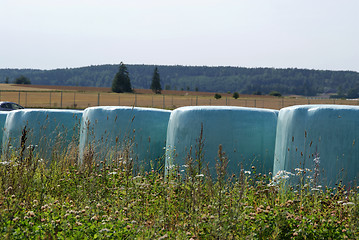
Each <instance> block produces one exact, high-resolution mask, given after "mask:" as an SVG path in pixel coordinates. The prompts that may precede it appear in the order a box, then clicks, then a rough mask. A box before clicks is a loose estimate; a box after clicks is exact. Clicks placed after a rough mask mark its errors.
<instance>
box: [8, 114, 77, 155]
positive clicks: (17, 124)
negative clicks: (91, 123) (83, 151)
mask: <svg viewBox="0 0 359 240" xmlns="http://www.w3.org/2000/svg"><path fill="white" fill-rule="evenodd" d="M81 116H82V111H77V110H55V109H51V110H50V109H22V110H16V111H11V112H9V113H8V116H7V118H6V122H5V125H4V133H3V155H4V156H5V157H6V158H8V157H10V155H11V154H12V153H14V152H18V151H20V148H21V139H23V142H24V144H25V146H27V147H29V146H32V147H34V153H35V154H36V156H37V157H39V158H43V159H45V160H46V161H50V160H51V159H52V157H53V156H54V154H57V155H62V154H66V153H68V151H70V150H71V151H76V152H77V146H78V138H79V125H80V120H81ZM24 134H26V136H24ZM25 137H26V138H25ZM25 139H26V141H25Z"/></svg>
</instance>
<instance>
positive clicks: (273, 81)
mask: <svg viewBox="0 0 359 240" xmlns="http://www.w3.org/2000/svg"><path fill="white" fill-rule="evenodd" d="M118 66H119V65H98V66H89V67H81V68H66V69H55V70H37V69H0V82H6V81H8V82H10V83H11V82H13V81H14V80H15V79H16V78H17V77H19V76H20V75H24V76H26V77H28V78H29V79H30V80H31V83H32V84H39V85H64V86H93V87H111V84H112V79H113V78H114V76H115V74H116V72H117V71H118ZM126 66H127V68H128V71H129V74H130V78H131V83H132V86H133V87H134V88H143V89H148V88H150V84H151V79H152V74H153V71H154V68H155V66H153V65H126ZM158 70H159V74H160V77H161V82H162V88H163V89H171V90H181V89H184V90H191V91H195V90H198V91H208V92H228V91H230V92H239V93H243V94H253V93H261V94H268V93H270V92H271V91H278V92H280V93H281V94H285V95H288V94H297V95H306V96H314V95H317V94H320V93H338V94H339V95H343V96H344V95H348V97H359V73H358V72H353V71H322V70H308V69H296V68H290V69H275V68H243V67H206V66H158ZM357 95H358V96H357Z"/></svg>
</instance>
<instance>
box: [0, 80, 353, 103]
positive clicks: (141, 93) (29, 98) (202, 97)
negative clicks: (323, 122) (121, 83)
mask: <svg viewBox="0 0 359 240" xmlns="http://www.w3.org/2000/svg"><path fill="white" fill-rule="evenodd" d="M220 94H221V95H222V98H221V99H215V98H214V93H210V92H192V91H174V90H164V91H162V94H153V93H152V91H151V90H150V89H136V90H135V93H120V94H119V93H112V92H111V89H110V88H97V87H71V86H43V85H16V84H0V101H12V102H16V103H19V104H21V105H23V106H25V107H31V108H79V109H83V108H86V107H91V106H99V105H100V106H141V107H155V108H166V109H175V108H177V107H182V106H196V105H213V106H226V105H228V106H242V107H258V108H269V109H280V108H283V107H287V106H292V105H302V104H340V105H358V103H359V102H358V101H357V100H341V99H339V100H338V99H336V100H334V99H310V98H304V97H298V96H296V97H280V98H278V97H273V96H258V95H239V98H238V99H234V98H232V94H228V93H220Z"/></svg>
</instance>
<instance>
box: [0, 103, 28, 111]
mask: <svg viewBox="0 0 359 240" xmlns="http://www.w3.org/2000/svg"><path fill="white" fill-rule="evenodd" d="M18 109H24V107H23V106H21V105H19V104H17V103H13V102H0V111H13V110H18Z"/></svg>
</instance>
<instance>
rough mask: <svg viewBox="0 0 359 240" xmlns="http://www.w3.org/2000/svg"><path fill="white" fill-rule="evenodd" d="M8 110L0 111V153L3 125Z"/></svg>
mask: <svg viewBox="0 0 359 240" xmlns="http://www.w3.org/2000/svg"><path fill="white" fill-rule="evenodd" d="M7 114H8V112H0V153H1V149H2V137H3V133H4V125H5V121H6V117H7Z"/></svg>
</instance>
